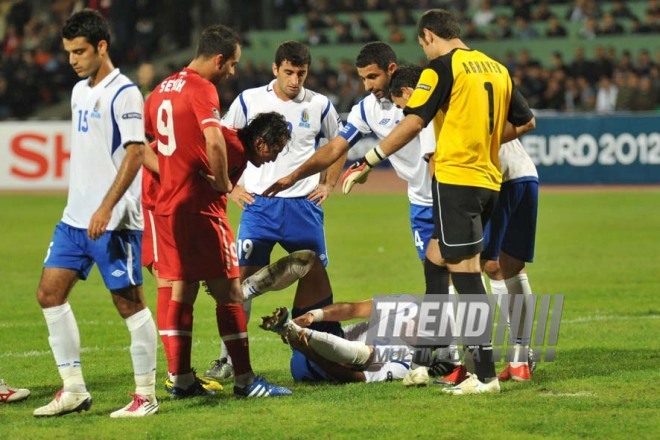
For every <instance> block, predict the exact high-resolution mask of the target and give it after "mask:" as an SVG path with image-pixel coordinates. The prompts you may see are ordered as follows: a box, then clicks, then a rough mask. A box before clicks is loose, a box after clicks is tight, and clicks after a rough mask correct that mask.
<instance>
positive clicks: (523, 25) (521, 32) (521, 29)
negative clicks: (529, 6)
mask: <svg viewBox="0 0 660 440" xmlns="http://www.w3.org/2000/svg"><path fill="white" fill-rule="evenodd" d="M513 35H514V37H516V38H517V39H519V40H534V39H536V38H538V37H539V32H538V31H537V30H536V28H534V27H533V26H530V25H529V22H528V21H527V20H526V19H525V18H524V17H517V18H516V28H515V29H514V31H513Z"/></svg>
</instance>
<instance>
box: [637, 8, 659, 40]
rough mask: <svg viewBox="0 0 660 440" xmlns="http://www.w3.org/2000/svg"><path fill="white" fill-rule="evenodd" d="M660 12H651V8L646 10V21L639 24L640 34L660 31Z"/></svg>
mask: <svg viewBox="0 0 660 440" xmlns="http://www.w3.org/2000/svg"><path fill="white" fill-rule="evenodd" d="M659 14H660V13H658V12H651V11H650V10H647V11H646V14H644V22H643V23H642V24H640V25H639V28H638V31H637V33H639V34H655V33H658V32H660V19H659V18H658V16H659Z"/></svg>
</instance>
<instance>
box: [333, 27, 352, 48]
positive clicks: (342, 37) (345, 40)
mask: <svg viewBox="0 0 660 440" xmlns="http://www.w3.org/2000/svg"><path fill="white" fill-rule="evenodd" d="M333 30H334V33H335V43H336V44H351V43H355V38H353V34H351V28H350V27H349V26H348V25H347V24H346V23H343V22H340V21H339V22H337V23H336V24H335V26H334V27H333Z"/></svg>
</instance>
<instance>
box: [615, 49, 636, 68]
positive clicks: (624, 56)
mask: <svg viewBox="0 0 660 440" xmlns="http://www.w3.org/2000/svg"><path fill="white" fill-rule="evenodd" d="M616 70H618V71H620V72H623V73H627V72H632V71H633V70H635V66H634V65H633V61H632V54H631V53H630V50H628V49H624V50H623V52H621V59H619V61H618V62H617V64H616Z"/></svg>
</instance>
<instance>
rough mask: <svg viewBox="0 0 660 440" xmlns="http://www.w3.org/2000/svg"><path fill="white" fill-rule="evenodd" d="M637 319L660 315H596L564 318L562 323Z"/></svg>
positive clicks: (659, 317) (654, 317) (656, 317)
mask: <svg viewBox="0 0 660 440" xmlns="http://www.w3.org/2000/svg"><path fill="white" fill-rule="evenodd" d="M637 319H660V315H642V316H639V315H595V316H584V317H581V318H575V319H562V320H561V324H581V323H583V322H597V321H632V320H637Z"/></svg>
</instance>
